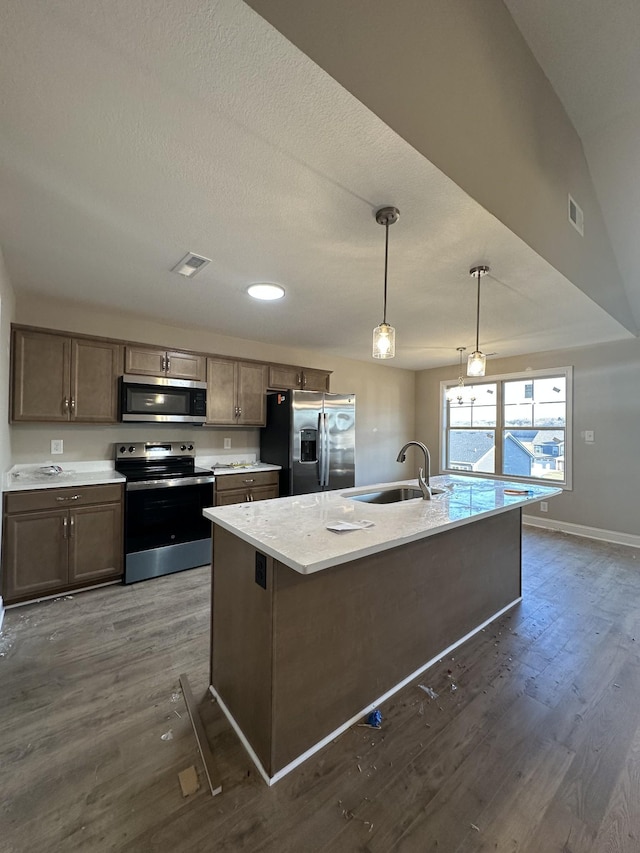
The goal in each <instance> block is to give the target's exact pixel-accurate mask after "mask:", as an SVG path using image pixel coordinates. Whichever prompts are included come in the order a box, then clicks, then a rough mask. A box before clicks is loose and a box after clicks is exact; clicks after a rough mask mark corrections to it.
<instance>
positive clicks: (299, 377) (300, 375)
mask: <svg viewBox="0 0 640 853" xmlns="http://www.w3.org/2000/svg"><path fill="white" fill-rule="evenodd" d="M296 385H298V386H299V387H302V374H301V373H296Z"/></svg>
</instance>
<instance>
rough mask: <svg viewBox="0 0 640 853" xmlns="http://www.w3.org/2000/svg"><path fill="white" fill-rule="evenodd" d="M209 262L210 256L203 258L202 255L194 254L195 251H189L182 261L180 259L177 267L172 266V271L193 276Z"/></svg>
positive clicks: (189, 276)
mask: <svg viewBox="0 0 640 853" xmlns="http://www.w3.org/2000/svg"><path fill="white" fill-rule="evenodd" d="M208 263H211V261H210V260H209V258H203V257H202V255H194V254H193V252H189V254H188V255H185V256H184V258H183V259H182V260H181V261H178V263H177V264H176V265H175V267H172V268H171V272H176V273H178V275H184V276H186V277H187V278H193V276H194V275H195V274H196V273H197V272H200V270H201V269H202V267H206V265H207V264H208Z"/></svg>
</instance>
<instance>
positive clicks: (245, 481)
mask: <svg viewBox="0 0 640 853" xmlns="http://www.w3.org/2000/svg"><path fill="white" fill-rule="evenodd" d="M255 481H256V478H255V477H254V478H253V480H243V481H242V482H243V483H245V485H247V486H248V485H249V483H255Z"/></svg>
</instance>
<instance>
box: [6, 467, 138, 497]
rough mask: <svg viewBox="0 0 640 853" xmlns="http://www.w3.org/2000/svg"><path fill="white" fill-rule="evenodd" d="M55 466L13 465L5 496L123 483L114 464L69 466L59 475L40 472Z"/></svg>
mask: <svg viewBox="0 0 640 853" xmlns="http://www.w3.org/2000/svg"><path fill="white" fill-rule="evenodd" d="M55 464H57V463H55V462H39V463H38V464H36V465H14V466H13V468H11V469H10V470H9V471H8V472H7V475H6V477H5V486H4V490H5V491H6V492H23V491H27V490H29V489H61V488H64V487H66V486H71V487H76V486H99V485H102V484H104V483H124V482H125V478H124V477H123V476H122V474H118V472H117V471H116V470H115V467H114V464H113V462H69V463H68V464H65V465H61V466H60V467H61V468H62V471H61V472H60V473H59V474H46V473H44V472H43V470H42V469H43V468H48V467H50V466H53V465H55Z"/></svg>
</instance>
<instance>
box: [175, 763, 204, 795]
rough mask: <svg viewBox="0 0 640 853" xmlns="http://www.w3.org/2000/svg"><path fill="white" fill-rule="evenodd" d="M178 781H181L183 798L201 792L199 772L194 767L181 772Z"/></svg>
mask: <svg viewBox="0 0 640 853" xmlns="http://www.w3.org/2000/svg"><path fill="white" fill-rule="evenodd" d="M178 780H179V781H180V788H181V789H182V796H183V797H188V796H189V795H190V794H195V792H196V791H198V790H200V782H199V781H198V771H197V770H196V768H195V767H194V766H193V765H191V767H187V769H186V770H181V771H180V773H178Z"/></svg>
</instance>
